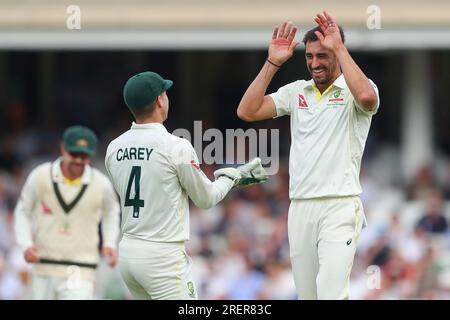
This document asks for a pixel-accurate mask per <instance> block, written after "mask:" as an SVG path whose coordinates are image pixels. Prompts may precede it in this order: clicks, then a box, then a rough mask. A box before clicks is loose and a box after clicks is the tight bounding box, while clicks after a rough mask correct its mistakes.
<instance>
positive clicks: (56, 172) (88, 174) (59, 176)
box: [52, 157, 92, 184]
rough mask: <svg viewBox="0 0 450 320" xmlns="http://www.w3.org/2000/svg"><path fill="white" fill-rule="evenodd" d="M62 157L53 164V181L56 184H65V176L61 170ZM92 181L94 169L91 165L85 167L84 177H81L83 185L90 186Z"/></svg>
mask: <svg viewBox="0 0 450 320" xmlns="http://www.w3.org/2000/svg"><path fill="white" fill-rule="evenodd" d="M61 161H62V157H59V158H58V159H56V161H54V162H53V163H52V179H53V181H54V182H57V183H63V182H64V175H63V173H62V170H61ZM91 179H92V168H91V166H89V165H86V166H85V167H84V172H83V175H82V176H81V184H89V183H90V182H91Z"/></svg>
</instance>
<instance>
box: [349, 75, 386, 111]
mask: <svg viewBox="0 0 450 320" xmlns="http://www.w3.org/2000/svg"><path fill="white" fill-rule="evenodd" d="M369 81H370V84H371V85H372V87H373V89H374V90H375V94H376V95H377V106H376V108H375V110H373V111H366V110H364V109H363V107H361V106H360V105H359V104H358V103H357V102H356V99H353V104H354V106H355V107H356V109H357V110H358V111H360V112H361V113H363V114H365V115H368V116H373V115H374V114H375V113H377V111H378V107H379V106H380V95H379V94H378V87H377V85H376V84H375V83H374V82H373V81H372V80H370V79H369Z"/></svg>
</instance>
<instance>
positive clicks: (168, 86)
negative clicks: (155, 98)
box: [163, 80, 173, 91]
mask: <svg viewBox="0 0 450 320" xmlns="http://www.w3.org/2000/svg"><path fill="white" fill-rule="evenodd" d="M172 85H173V82H172V80H164V85H163V90H164V91H166V90H167V89H169V88H170V87H171V86H172Z"/></svg>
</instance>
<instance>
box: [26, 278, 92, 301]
mask: <svg viewBox="0 0 450 320" xmlns="http://www.w3.org/2000/svg"><path fill="white" fill-rule="evenodd" d="M93 298H94V282H93V281H89V280H82V279H77V280H76V281H73V280H70V279H68V278H62V277H49V276H40V275H34V276H33V279H32V282H31V299H34V300H91V299H93Z"/></svg>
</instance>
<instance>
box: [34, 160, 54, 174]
mask: <svg viewBox="0 0 450 320" xmlns="http://www.w3.org/2000/svg"><path fill="white" fill-rule="evenodd" d="M52 165H53V162H51V161H46V162H43V163H40V164H38V165H37V166H36V167H34V169H32V170H31V172H30V174H37V173H39V172H42V171H49V170H50V169H51V167H52Z"/></svg>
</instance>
